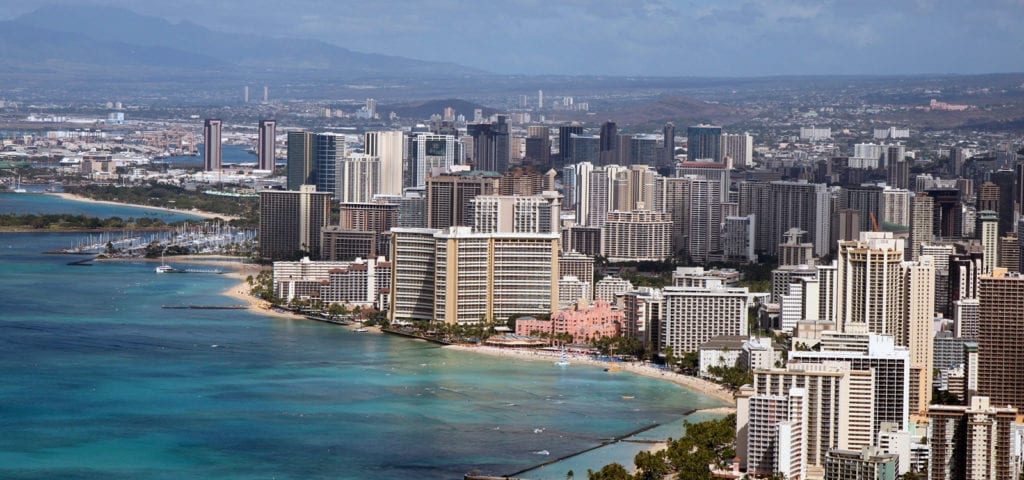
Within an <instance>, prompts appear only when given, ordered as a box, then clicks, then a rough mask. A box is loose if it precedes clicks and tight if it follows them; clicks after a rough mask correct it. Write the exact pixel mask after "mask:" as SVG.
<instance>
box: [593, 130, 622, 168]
mask: <svg viewBox="0 0 1024 480" xmlns="http://www.w3.org/2000/svg"><path fill="white" fill-rule="evenodd" d="M618 163H619V129H618V127H617V126H616V125H615V122H613V121H611V120H608V121H607V122H604V123H602V124H601V137H600V148H599V151H598V162H597V164H598V165H601V166H604V165H615V164H618Z"/></svg>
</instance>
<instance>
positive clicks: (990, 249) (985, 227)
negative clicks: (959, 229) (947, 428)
mask: <svg viewBox="0 0 1024 480" xmlns="http://www.w3.org/2000/svg"><path fill="white" fill-rule="evenodd" d="M974 233H975V234H977V235H978V238H979V239H980V240H981V251H982V255H983V256H982V257H981V273H982V274H984V275H988V274H991V273H992V270H993V269H995V268H996V266H997V265H998V264H999V215H998V214H997V213H996V212H993V211H991V210H982V211H980V212H978V223H977V228H975V232H974Z"/></svg>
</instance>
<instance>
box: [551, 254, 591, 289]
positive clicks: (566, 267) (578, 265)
mask: <svg viewBox="0 0 1024 480" xmlns="http://www.w3.org/2000/svg"><path fill="white" fill-rule="evenodd" d="M563 252H565V249H563ZM558 274H559V275H560V276H561V277H563V278H564V277H567V276H573V277H576V278H578V279H580V280H581V281H583V282H584V283H586V284H587V286H588V288H587V289H586V293H587V295H586V296H585V297H584V299H585V300H587V301H591V300H593V299H594V287H595V285H594V257H592V256H590V255H585V254H582V253H579V252H577V251H569V252H565V253H562V254H561V255H559V256H558Z"/></svg>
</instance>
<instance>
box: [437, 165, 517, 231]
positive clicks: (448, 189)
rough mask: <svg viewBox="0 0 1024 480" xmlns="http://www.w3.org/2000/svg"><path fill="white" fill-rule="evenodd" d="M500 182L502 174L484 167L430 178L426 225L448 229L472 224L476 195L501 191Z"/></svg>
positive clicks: (494, 193)
mask: <svg viewBox="0 0 1024 480" xmlns="http://www.w3.org/2000/svg"><path fill="white" fill-rule="evenodd" d="M500 182H501V175H499V174H497V173H496V172H488V171H481V170H471V171H462V172H453V173H450V174H447V175H438V176H435V177H429V178H427V227H428V228H435V229H446V228H448V227H453V226H459V225H470V223H471V222H472V220H473V214H472V211H471V210H472V209H471V208H470V207H471V205H472V204H471V202H472V200H473V198H475V197H476V196H477V195H496V194H498V193H499V185H500Z"/></svg>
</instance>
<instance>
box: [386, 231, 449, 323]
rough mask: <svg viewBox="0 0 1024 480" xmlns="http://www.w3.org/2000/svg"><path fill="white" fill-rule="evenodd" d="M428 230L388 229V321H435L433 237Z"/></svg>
mask: <svg viewBox="0 0 1024 480" xmlns="http://www.w3.org/2000/svg"><path fill="white" fill-rule="evenodd" d="M437 232H438V230H434V229H429V228H393V229H391V255H390V258H391V302H390V305H391V310H390V312H389V318H390V319H391V322H393V323H394V322H401V321H410V320H426V321H430V320H433V319H434V259H435V255H436V253H435V248H436V245H435V241H434V234H436V233H437Z"/></svg>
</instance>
